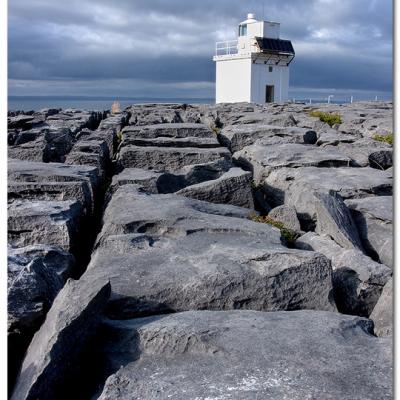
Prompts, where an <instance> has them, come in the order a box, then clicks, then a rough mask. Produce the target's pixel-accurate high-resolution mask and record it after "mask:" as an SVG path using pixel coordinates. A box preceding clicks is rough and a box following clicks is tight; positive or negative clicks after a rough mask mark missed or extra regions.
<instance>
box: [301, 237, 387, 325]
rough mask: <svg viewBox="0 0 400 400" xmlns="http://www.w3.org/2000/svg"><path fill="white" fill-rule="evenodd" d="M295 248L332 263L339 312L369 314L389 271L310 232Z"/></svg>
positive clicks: (355, 251) (327, 238)
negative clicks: (309, 251)
mask: <svg viewBox="0 0 400 400" xmlns="http://www.w3.org/2000/svg"><path fill="white" fill-rule="evenodd" d="M295 246H296V247H297V248H299V249H303V250H312V251H316V252H318V253H321V254H323V255H324V256H326V257H327V258H328V259H329V260H330V261H331V262H332V269H333V273H332V280H333V289H334V297H335V302H336V305H337V307H338V310H339V311H340V312H342V313H345V314H352V315H360V316H363V317H368V316H369V315H370V314H371V312H372V310H373V309H374V307H375V305H376V303H377V302H378V300H379V298H380V297H381V293H382V290H383V287H384V285H385V284H386V283H387V282H388V280H389V279H390V277H391V275H392V271H391V269H390V268H389V267H387V266H386V265H383V264H379V263H377V262H375V261H373V260H372V259H371V258H370V257H368V256H366V255H365V254H363V253H362V252H361V251H359V250H355V249H353V250H351V249H344V248H342V247H340V246H339V245H338V244H336V243H335V242H334V241H333V240H332V239H330V238H329V237H328V236H320V235H317V234H315V233H313V232H308V233H306V234H304V235H303V236H301V237H300V238H299V239H297V241H296V244H295Z"/></svg>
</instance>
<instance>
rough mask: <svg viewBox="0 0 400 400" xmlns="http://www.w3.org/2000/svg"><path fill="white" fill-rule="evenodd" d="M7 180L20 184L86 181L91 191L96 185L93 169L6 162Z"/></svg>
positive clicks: (64, 165)
mask: <svg viewBox="0 0 400 400" xmlns="http://www.w3.org/2000/svg"><path fill="white" fill-rule="evenodd" d="M8 179H9V180H13V181H22V182H72V181H88V182H90V184H91V185H92V189H93V188H95V187H96V185H97V184H98V172H97V170H96V168H94V167H88V166H84V165H66V164H60V163H42V162H30V161H20V160H13V159H11V160H10V159H9V160H8Z"/></svg>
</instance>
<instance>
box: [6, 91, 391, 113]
mask: <svg viewBox="0 0 400 400" xmlns="http://www.w3.org/2000/svg"><path fill="white" fill-rule="evenodd" d="M329 93H332V92H326V93H317V94H316V93H307V92H301V91H300V92H298V91H297V92H292V93H289V97H290V100H291V101H294V102H296V103H307V104H320V103H327V102H328V96H331V98H330V102H331V103H334V104H344V103H349V102H350V101H351V95H350V94H348V93H345V94H340V93H337V94H335V95H333V96H332V95H330V94H329ZM376 100H378V101H392V94H391V93H385V92H383V93H378V94H376V93H375V92H363V93H361V94H360V93H359V94H357V95H353V101H376ZM115 101H117V102H119V103H120V107H121V109H124V108H126V107H128V106H130V105H132V104H145V103H160V104H163V103H164V104H165V103H180V104H182V103H186V104H214V103H215V98H212V97H210V98H188V97H181V98H178V97H174V98H157V97H151V98H149V97H117V96H116V97H94V96H8V110H9V111H17V110H20V111H38V110H41V109H43V108H62V109H66V108H76V109H82V110H99V111H102V110H110V109H111V105H112V104H113V103H114V102H115Z"/></svg>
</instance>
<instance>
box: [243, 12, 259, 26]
mask: <svg viewBox="0 0 400 400" xmlns="http://www.w3.org/2000/svg"><path fill="white" fill-rule="evenodd" d="M254 22H257V20H256V16H255V14H252V13H249V14H247V19H246V21H243V22H241V23H240V25H247V24H253V23H254Z"/></svg>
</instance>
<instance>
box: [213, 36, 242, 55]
mask: <svg viewBox="0 0 400 400" xmlns="http://www.w3.org/2000/svg"><path fill="white" fill-rule="evenodd" d="M237 53H238V41H237V40H228V41H225V42H217V43H216V44H215V55H216V56H227V55H231V54H237Z"/></svg>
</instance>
